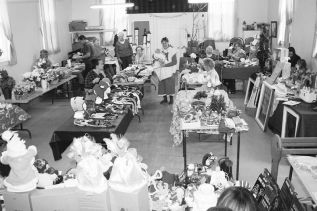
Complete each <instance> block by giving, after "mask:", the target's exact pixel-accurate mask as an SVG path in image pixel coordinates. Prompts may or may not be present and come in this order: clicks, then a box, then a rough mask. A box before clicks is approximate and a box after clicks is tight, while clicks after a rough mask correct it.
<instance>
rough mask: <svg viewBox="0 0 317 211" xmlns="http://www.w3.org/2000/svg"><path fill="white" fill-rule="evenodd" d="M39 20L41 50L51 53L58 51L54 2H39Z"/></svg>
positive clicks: (46, 0) (44, 0) (47, 0)
mask: <svg viewBox="0 0 317 211" xmlns="http://www.w3.org/2000/svg"><path fill="white" fill-rule="evenodd" d="M39 6H40V20H41V32H42V39H43V48H44V49H46V50H48V51H49V52H51V53H58V52H59V51H60V48H59V43H58V38H57V27H56V18H55V3H54V0H40V1H39Z"/></svg>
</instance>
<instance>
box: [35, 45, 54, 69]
mask: <svg viewBox="0 0 317 211" xmlns="http://www.w3.org/2000/svg"><path fill="white" fill-rule="evenodd" d="M35 66H37V67H39V68H43V69H44V70H45V71H46V70H48V69H50V68H51V67H52V62H51V61H50V60H49V59H48V51H47V50H44V49H43V50H41V51H40V58H39V59H38V60H36V62H35Z"/></svg>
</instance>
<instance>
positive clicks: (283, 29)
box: [277, 0, 294, 47]
mask: <svg viewBox="0 0 317 211" xmlns="http://www.w3.org/2000/svg"><path fill="white" fill-rule="evenodd" d="M293 16H294V0H280V1H279V21H280V23H279V27H278V35H277V43H278V45H280V46H284V47H288V45H289V43H290V41H291V37H290V36H291V25H292V22H293Z"/></svg>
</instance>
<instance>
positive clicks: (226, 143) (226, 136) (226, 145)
mask: <svg viewBox="0 0 317 211" xmlns="http://www.w3.org/2000/svg"><path fill="white" fill-rule="evenodd" d="M227 138H228V133H225V157H227V148H228V142H227Z"/></svg>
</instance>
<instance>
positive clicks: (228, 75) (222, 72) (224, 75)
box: [216, 66, 260, 80]
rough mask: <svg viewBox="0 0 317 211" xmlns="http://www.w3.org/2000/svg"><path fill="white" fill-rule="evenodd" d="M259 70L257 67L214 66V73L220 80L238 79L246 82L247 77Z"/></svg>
mask: <svg viewBox="0 0 317 211" xmlns="http://www.w3.org/2000/svg"><path fill="white" fill-rule="evenodd" d="M259 70H260V67H259V66H248V67H243V66H241V67H230V68H228V67H218V68H217V66H216V71H217V73H218V75H219V77H220V79H221V80H222V79H240V80H248V79H249V77H250V76H251V75H252V74H254V73H257V72H258V71H259Z"/></svg>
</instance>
